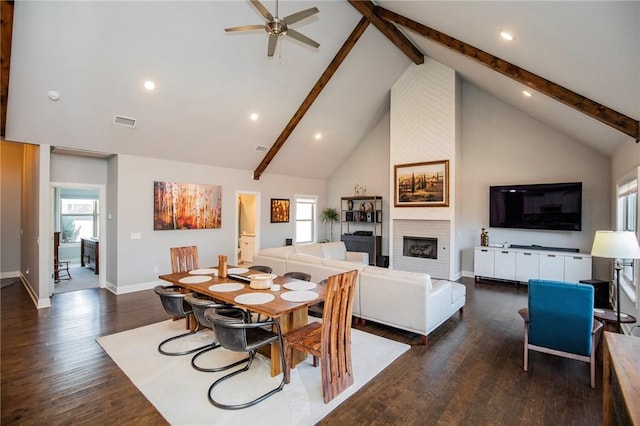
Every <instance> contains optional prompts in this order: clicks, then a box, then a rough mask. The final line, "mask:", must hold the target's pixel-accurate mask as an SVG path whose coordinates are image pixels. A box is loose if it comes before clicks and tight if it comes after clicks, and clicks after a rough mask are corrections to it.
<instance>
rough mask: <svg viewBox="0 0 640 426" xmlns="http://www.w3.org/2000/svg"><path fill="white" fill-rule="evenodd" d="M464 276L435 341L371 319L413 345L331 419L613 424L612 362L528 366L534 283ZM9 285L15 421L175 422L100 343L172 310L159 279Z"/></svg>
mask: <svg viewBox="0 0 640 426" xmlns="http://www.w3.org/2000/svg"><path fill="white" fill-rule="evenodd" d="M3 281H4V280H3ZM462 282H463V283H464V284H465V285H466V286H467V304H466V306H465V309H464V315H463V316H462V317H460V316H459V315H454V317H453V318H451V319H450V320H449V321H447V322H446V323H445V324H443V325H442V326H441V327H440V328H439V329H437V330H436V331H435V332H433V333H432V334H431V335H430V337H429V344H428V345H427V346H422V345H420V337H419V336H417V335H415V334H413V333H408V332H403V331H399V330H395V329H392V328H389V327H385V326H381V325H377V324H374V323H371V322H368V323H367V326H366V327H364V330H366V331H369V332H372V333H375V334H378V335H381V336H384V337H387V338H390V339H394V340H397V341H401V342H405V343H409V344H411V345H412V348H411V349H410V350H409V351H407V352H406V353H405V354H404V355H402V356H401V357H400V358H399V359H398V360H396V362H394V363H393V364H392V365H391V366H389V367H388V368H387V369H386V370H384V371H383V372H381V373H380V374H379V375H378V376H377V377H376V378H375V379H374V380H372V381H371V382H370V383H369V384H367V385H365V386H364V387H363V388H362V389H361V390H360V391H359V392H357V393H356V394H355V395H354V396H352V397H351V398H349V399H348V400H347V401H345V402H344V403H342V404H341V405H340V406H339V407H338V408H337V409H335V410H334V411H333V412H332V413H331V414H329V416H327V417H326V418H325V419H323V420H322V422H321V424H327V425H329V424H331V425H333V424H340V425H352V424H402V425H405V424H442V425H457V424H463V425H465V424H468V425H487V424H491V425H513V424H518V425H534V424H535V425H539V424H540V425H559V424H576V425H596V424H601V423H602V402H601V401H602V367H601V364H600V365H599V366H598V369H597V371H598V375H597V389H595V390H592V389H591V388H590V387H589V369H588V365H587V364H585V363H581V362H578V361H573V360H567V359H563V358H558V357H554V356H551V355H546V354H540V353H535V352H532V353H531V354H530V358H529V363H530V371H529V372H528V373H525V372H524V371H523V370H522V350H523V349H522V344H523V323H522V319H521V318H520V316H519V315H518V313H517V311H518V309H519V308H521V307H523V306H525V305H526V286H518V287H517V288H516V287H514V286H513V285H510V284H497V283H474V281H473V280H472V279H463V280H462ZM0 296H1V308H2V311H1V318H0V319H1V331H2V336H1V358H2V364H1V368H2V370H1V375H2V378H1V388H0V393H1V400H0V403H1V410H2V416H1V423H2V424H3V425H10V424H47V425H58V424H73V425H77V424H119V425H122V424H134V423H135V424H144V425H147V424H166V422H165V421H164V419H163V418H162V416H160V414H158V412H157V411H156V410H155V408H154V407H153V406H152V405H151V404H150V403H149V402H148V401H147V400H146V399H145V398H144V396H142V394H141V393H140V392H139V391H138V390H137V389H136V388H135V386H133V384H132V383H131V382H130V381H129V379H128V378H127V377H126V376H125V375H124V373H122V371H120V369H119V368H118V367H117V366H116V365H115V363H114V362H113V361H111V359H110V358H109V357H108V356H107V355H106V354H105V353H104V351H103V350H102V349H101V348H100V346H99V345H98V344H97V343H96V342H95V339H96V337H99V336H103V335H108V334H112V333H117V332H119V331H124V330H128V329H132V328H136V327H140V326H143V325H147V324H152V323H155V322H158V321H161V320H164V319H166V314H165V313H164V310H163V309H162V307H161V305H160V302H159V300H158V299H157V296H156V295H155V294H153V292H152V291H151V290H148V291H143V292H138V293H133V294H127V295H122V296H115V295H113V294H111V293H109V292H108V291H105V290H101V289H89V290H81V291H77V292H70V293H62V294H57V295H55V296H54V297H53V299H52V307H51V308H49V309H42V310H36V309H35V308H34V307H33V304H32V303H31V301H30V300H29V298H28V296H27V293H26V291H25V289H24V288H23V287H22V285H21V284H19V283H17V284H14V285H12V286H9V287H6V288H3V289H2V290H1V293H0ZM357 328H363V327H361V326H357ZM600 362H601V361H600ZM267 403H268V402H267ZM203 424H206V419H203Z"/></svg>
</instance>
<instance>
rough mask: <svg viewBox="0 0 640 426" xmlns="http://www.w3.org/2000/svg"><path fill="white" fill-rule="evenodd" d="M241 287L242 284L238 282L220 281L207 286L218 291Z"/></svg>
mask: <svg viewBox="0 0 640 426" xmlns="http://www.w3.org/2000/svg"><path fill="white" fill-rule="evenodd" d="M243 288H244V284H240V283H222V284H214V285H212V286H209V290H211V291H219V292H226V291H238V290H241V289H243Z"/></svg>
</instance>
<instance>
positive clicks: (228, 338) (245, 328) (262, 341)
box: [204, 308, 286, 410]
mask: <svg viewBox="0 0 640 426" xmlns="http://www.w3.org/2000/svg"><path fill="white" fill-rule="evenodd" d="M229 309H237V310H238V311H242V312H243V315H244V312H245V311H244V310H242V309H240V308H229ZM204 316H205V317H206V318H207V319H208V320H209V321H210V322H211V323H212V324H213V330H214V332H215V333H216V337H217V339H218V342H219V343H220V345H222V347H223V348H225V349H228V350H230V351H234V352H248V353H249V358H248V361H247V364H246V365H245V366H244V367H243V368H241V369H239V370H236V371H233V372H232V373H229V374H227V375H226V376H223V377H221V378H219V379H218V380H216V381H215V382H213V384H212V385H211V386H210V387H209V392H208V394H207V396H208V398H209V402H210V403H211V404H213V405H215V406H216V407H218V408H222V409H225V410H239V409H242V408H247V407H251V406H253V405H255V404H257V403H259V402H260V401H263V400H265V399H266V398H268V397H270V396H271V395H273V394H275V393H276V392H280V391H281V390H282V388H283V387H284V374H283V375H282V381H281V382H280V384H279V385H278V386H277V387H275V388H273V389H271V390H270V391H268V392H267V393H265V394H263V395H261V396H259V397H257V398H255V399H253V400H251V401H248V402H244V403H240V404H224V403H221V402H219V401H216V400H215V399H214V398H213V395H212V393H213V390H214V388H215V387H216V386H218V385H219V384H220V383H222V382H223V381H225V380H228V379H230V378H232V377H234V376H236V375H238V374H240V373H243V372H245V371H248V370H249V368H250V367H251V363H252V362H253V359H254V357H255V354H256V352H257V351H258V349H259V348H261V347H262V346H266V345H270V344H272V343H277V344H278V346H279V347H280V363H281V364H282V371H285V369H286V363H285V358H284V350H283V349H284V347H283V343H282V331H281V329H280V324H279V323H278V322H277V321H273V320H271V321H264V322H256V323H250V322H248V318H246V317H245V319H238V318H232V317H230V316H225V315H221V314H220V313H218V312H217V310H216V309H207V310H206V311H205V312H204ZM265 326H271V329H274V328H275V332H273V331H271V330H266V329H265V328H263V327H265ZM271 362H276V360H274V359H272V360H271Z"/></svg>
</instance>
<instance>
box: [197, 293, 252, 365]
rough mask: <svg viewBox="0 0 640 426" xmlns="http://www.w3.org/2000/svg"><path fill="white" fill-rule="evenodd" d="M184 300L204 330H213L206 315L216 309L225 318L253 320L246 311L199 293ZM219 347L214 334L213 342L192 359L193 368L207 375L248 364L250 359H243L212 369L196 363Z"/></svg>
mask: <svg viewBox="0 0 640 426" xmlns="http://www.w3.org/2000/svg"><path fill="white" fill-rule="evenodd" d="M184 299H185V301H186V302H187V303H188V304H189V305H191V308H192V310H193V315H194V316H195V317H196V320H197V321H198V324H199V326H200V327H202V328H210V329H213V323H212V322H211V321H209V320H208V319H207V317H206V316H205V315H204V313H205V311H206V310H207V309H214V310H215V311H216V312H217V313H218V314H220V315H223V316H228V317H231V318H236V319H240V320H247V321H250V319H251V316H250V315H249V313H248V312H246V311H243V310H241V309H237V308H234V307H233V305H229V304H227V303H219V302H216V301H215V300H211V299H208V298H206V297H205V296H203V295H200V294H197V293H189V294H187V295H186V297H185V298H184ZM219 347H220V343H218V339H217V337H216V336H215V334H214V338H213V341H212V342H211V343H210V344H209V345H207V346H205V347H203V349H201V350H200V351H198V352H197V353H196V354H195V355H194V356H193V358H191V366H192V367H193V368H194V369H196V370H198V371H204V372H206V373H214V372H216V371H223V370H227V369H229V368H231V367H235V366H236V365H240V364H242V363H243V362H246V361H248V360H249V358H245V359H241V360H240V361H236V362H233V363H231V364H228V365H224V366H222V367H212V368H207V367H201V366H199V365H198V364H197V362H196V361H197V359H198V358H199V357H201V356H202V355H204V354H206V353H207V352H210V351H212V350H214V349H217V348H219Z"/></svg>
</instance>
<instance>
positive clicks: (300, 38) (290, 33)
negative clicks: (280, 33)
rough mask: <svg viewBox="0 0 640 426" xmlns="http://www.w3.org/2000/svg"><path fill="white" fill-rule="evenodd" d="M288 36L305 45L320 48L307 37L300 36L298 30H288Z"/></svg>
mask: <svg viewBox="0 0 640 426" xmlns="http://www.w3.org/2000/svg"><path fill="white" fill-rule="evenodd" d="M287 35H288V36H290V37H291V38H295V39H296V40H298V41H301V42H302V43H304V44H308V45H309V46H312V47H320V44H319V43H317V42H315V41H313V40H311V39H310V38H309V37H307V36H306V35H303V34H300V33H299V32H297V31H296V30H292V29H291V28H289V29H287Z"/></svg>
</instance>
